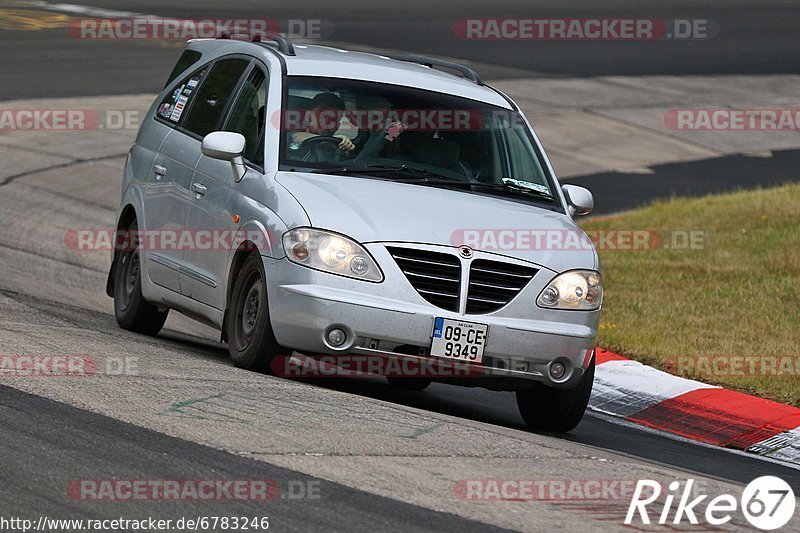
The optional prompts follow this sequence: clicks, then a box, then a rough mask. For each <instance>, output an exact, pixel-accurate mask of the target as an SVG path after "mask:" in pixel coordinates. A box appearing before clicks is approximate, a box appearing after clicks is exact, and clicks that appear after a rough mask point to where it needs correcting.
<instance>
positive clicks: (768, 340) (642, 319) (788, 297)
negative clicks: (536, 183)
mask: <svg viewBox="0 0 800 533" xmlns="http://www.w3.org/2000/svg"><path fill="white" fill-rule="evenodd" d="M581 226H582V227H583V228H584V229H585V230H587V231H588V230H620V229H623V230H628V229H636V230H657V231H665V230H693V231H698V230H699V231H704V232H706V233H705V234H704V235H705V236H706V237H707V239H706V243H705V246H704V247H703V248H702V249H695V250H686V249H681V250H677V249H668V250H664V249H658V250H640V251H618V250H602V249H601V250H599V254H600V261H601V265H602V271H603V281H604V286H605V298H604V301H603V311H602V315H601V326H600V334H599V338H598V344H600V345H601V346H603V347H604V348H606V349H609V350H614V351H617V352H619V353H622V354H625V355H627V356H629V357H632V358H633V359H636V360H639V361H641V362H643V363H645V364H648V365H652V366H655V367H657V368H661V369H663V370H667V371H669V372H672V373H676V374H679V375H683V376H685V377H689V378H693V379H698V380H700V381H704V382H707V383H714V384H718V385H723V386H727V387H730V388H734V389H738V390H741V391H744V392H749V393H752V394H756V395H759V396H763V397H766V398H771V399H774V400H777V401H780V402H784V403H790V404H793V405H796V406H800V186H799V185H786V186H782V187H778V188H773V189H761V190H755V191H742V192H735V193H731V194H724V195H718V196H709V197H704V198H692V199H687V198H675V199H671V200H667V201H662V202H658V203H655V204H653V205H650V206H648V207H645V208H642V209H638V210H636V211H631V212H627V213H623V214H620V215H618V216H613V217H608V218H598V219H587V220H585V221H584V222H583V223H582V224H581ZM698 356H699V357H700V359H696V358H697V357H698ZM738 356H751V357H753V356H754V357H760V358H762V359H761V360H759V364H762V363H765V364H773V363H776V368H777V370H778V371H772V370H770V369H767V371H759V372H756V373H755V374H753V375H745V374H747V372H740V371H734V372H729V371H728V370H726V369H725V367H724V366H723V367H722V370H719V369H717V370H715V369H714V368H713V367H710V366H709V365H692V364H689V366H688V367H687V366H686V365H685V364H686V363H687V362H688V363H691V362H693V361H699V362H703V361H706V362H709V361H716V360H717V359H716V358H720V361H724V359H730V360H731V361H732V360H733V358H734V357H738ZM679 363H680V364H679Z"/></svg>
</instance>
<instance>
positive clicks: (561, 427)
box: [517, 357, 594, 433]
mask: <svg viewBox="0 0 800 533" xmlns="http://www.w3.org/2000/svg"><path fill="white" fill-rule="evenodd" d="M593 383H594V357H593V358H592V362H591V363H590V364H589V368H587V369H586V371H585V372H584V373H583V376H582V377H581V380H580V381H579V382H578V385H577V386H576V387H574V388H572V389H556V388H553V387H547V386H545V385H543V384H541V383H537V384H536V385H535V386H534V387H533V388H532V389H525V390H521V391H517V406H518V407H519V412H520V414H521V415H522V418H523V420H525V423H526V424H528V426H530V428H531V429H533V430H535V431H547V432H552V433H566V432H567V431H570V430H572V429H574V428H575V426H577V425H578V423H579V422H580V421H581V419H582V418H583V414H584V413H585V412H586V407H587V406H588V405H589V397H590V396H591V394H592V384H593Z"/></svg>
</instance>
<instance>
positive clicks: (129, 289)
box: [113, 220, 169, 335]
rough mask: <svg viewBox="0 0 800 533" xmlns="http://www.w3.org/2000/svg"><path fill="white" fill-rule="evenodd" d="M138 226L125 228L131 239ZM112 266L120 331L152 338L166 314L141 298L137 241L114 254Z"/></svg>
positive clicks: (132, 224)
mask: <svg viewBox="0 0 800 533" xmlns="http://www.w3.org/2000/svg"><path fill="white" fill-rule="evenodd" d="M137 228H138V226H137V223H136V221H135V220H134V221H133V223H131V225H130V227H128V231H129V232H130V234H131V235H135V234H136V230H137ZM117 254H119V255H118V256H117V258H116V264H115V265H114V267H113V268H114V272H113V276H114V278H113V279H114V315H115V316H116V317H117V324H119V325H120V327H121V328H122V329H127V330H130V331H135V332H137V333H144V334H145V335H156V334H157V333H158V332H159V331H161V328H162V327H164V322H166V321H167V315H168V314H169V310H166V311H159V310H158V308H156V306H154V305H153V304H151V303H149V302H148V301H147V300H145V299H144V296H142V273H141V254H140V252H139V245H138V241H137V239H131V240H130V246H128V247H127V248H126V249H124V250H119V251H117Z"/></svg>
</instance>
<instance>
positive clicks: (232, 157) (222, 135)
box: [200, 131, 247, 183]
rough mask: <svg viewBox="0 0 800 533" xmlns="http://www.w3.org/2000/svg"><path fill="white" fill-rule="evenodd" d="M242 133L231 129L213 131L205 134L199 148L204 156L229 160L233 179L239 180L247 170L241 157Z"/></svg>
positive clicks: (242, 146) (242, 150) (242, 147)
mask: <svg viewBox="0 0 800 533" xmlns="http://www.w3.org/2000/svg"><path fill="white" fill-rule="evenodd" d="M244 145H245V140H244V135H242V134H240V133H233V132H231V131H213V132H211V133H209V134H208V135H206V136H205V138H204V139H203V144H202V146H201V147H200V150H201V151H202V152H203V155H204V156H206V157H211V158H213V159H219V160H221V161H230V163H231V167H232V169H233V181H235V182H237V183H238V182H240V181H242V178H243V177H244V174H245V172H247V167H246V166H245V165H244V159H242V152H244Z"/></svg>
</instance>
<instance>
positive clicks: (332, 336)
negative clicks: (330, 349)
mask: <svg viewBox="0 0 800 533" xmlns="http://www.w3.org/2000/svg"><path fill="white" fill-rule="evenodd" d="M346 340H347V335H346V334H345V332H344V331H342V330H340V329H338V328H334V329H332V330H330V331H329V332H328V342H329V343H331V346H341V345H342V344H344V341H346Z"/></svg>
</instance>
